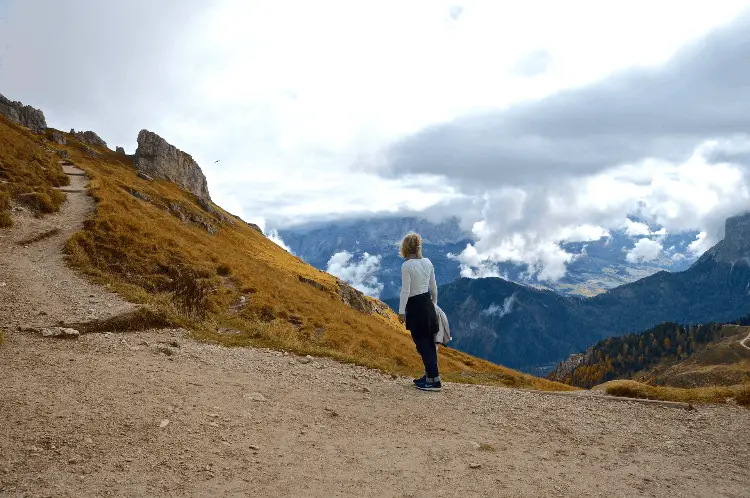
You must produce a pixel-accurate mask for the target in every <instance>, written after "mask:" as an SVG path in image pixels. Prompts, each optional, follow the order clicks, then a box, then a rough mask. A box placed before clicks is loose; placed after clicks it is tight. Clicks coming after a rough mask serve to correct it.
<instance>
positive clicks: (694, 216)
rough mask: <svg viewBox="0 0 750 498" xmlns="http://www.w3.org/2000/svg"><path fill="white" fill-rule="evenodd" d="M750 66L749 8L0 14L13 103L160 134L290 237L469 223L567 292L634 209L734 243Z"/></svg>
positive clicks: (215, 187) (285, 5)
mask: <svg viewBox="0 0 750 498" xmlns="http://www.w3.org/2000/svg"><path fill="white" fill-rule="evenodd" d="M749 58H750V6H749V5H748V3H747V2H741V1H722V0H717V1H713V2H693V3H688V2H676V1H666V0H665V1H661V2H646V1H628V2H624V1H623V2H620V1H612V2H597V1H570V2H556V1H552V0H550V1H528V2H494V1H490V0H487V1H465V2H442V1H440V0H423V1H410V2H403V1H402V2H395V1H393V2H390V1H380V2H364V1H352V0H349V1H344V0H342V1H335V2H334V1H320V2H304V1H301V0H300V1H294V2H292V1H284V0H277V1H274V2H249V1H241V0H215V1H209V0H206V1H203V0H180V1H176V0H175V1H167V0H165V1H160V2H146V1H144V0H133V1H130V2H108V1H95V0H70V1H67V2H52V1H45V0H0V93H3V94H4V95H6V96H7V97H9V98H11V99H14V100H21V101H23V102H24V103H27V104H31V105H33V106H35V107H39V108H41V109H43V110H44V112H45V114H46V116H47V120H48V124H49V125H50V126H54V127H58V128H62V129H68V128H71V127H74V128H76V129H93V130H95V131H96V132H97V133H99V134H100V135H101V136H102V137H103V138H104V139H105V140H106V141H107V142H108V144H109V145H110V146H111V147H113V148H114V146H115V145H123V146H125V148H126V150H128V151H129V152H132V151H133V150H134V148H135V139H136V136H137V133H138V131H139V130H140V129H141V128H148V129H150V130H152V131H155V132H157V133H159V134H160V135H162V136H163V137H164V138H166V139H167V140H168V141H169V142H171V143H173V144H174V145H176V146H177V147H179V148H180V149H182V150H185V151H187V152H189V153H190V154H192V155H193V156H194V157H195V158H196V160H197V161H198V162H199V164H200V165H201V166H202V168H203V170H204V172H205V173H206V176H207V178H208V181H209V188H210V190H211V194H212V196H213V198H214V200H215V201H216V202H217V203H218V204H220V205H221V206H223V207H225V208H226V209H228V210H230V211H232V212H235V213H237V214H240V215H241V216H243V218H245V219H247V220H249V221H255V222H258V223H259V224H261V225H263V226H266V227H269V228H270V227H283V226H287V225H289V224H292V223H298V222H304V221H309V220H317V219H335V218H339V217H353V216H363V217H367V216H370V215H373V214H376V215H379V216H382V215H384V214H388V213H391V214H397V213H398V214H413V213H415V212H420V211H424V212H425V213H427V215H428V216H430V217H432V218H434V219H438V218H440V217H441V216H446V215H458V216H460V217H461V218H462V223H463V225H464V227H465V228H467V229H471V230H473V232H474V238H475V239H476V240H475V243H474V244H472V245H471V246H469V247H467V249H466V250H465V251H464V252H463V253H462V254H461V255H460V256H459V258H460V259H461V261H462V263H464V264H465V265H466V267H467V268H470V269H472V268H473V269H474V270H475V271H476V273H477V274H485V275H489V274H492V273H493V268H494V262H497V261H504V260H513V261H518V262H524V263H528V264H530V265H531V266H532V268H533V269H534V271H535V272H537V274H538V276H539V277H540V278H543V279H544V278H546V279H555V278H559V277H560V276H561V275H562V274H564V272H565V266H566V264H568V263H569V262H570V261H572V260H573V259H574V258H575V257H576V254H575V253H570V252H567V251H566V250H564V249H562V248H561V247H560V245H559V242H560V241H568V242H573V241H587V240H597V239H599V238H601V237H603V236H606V235H607V234H608V233H609V231H611V230H615V229H618V228H626V227H630V225H628V223H632V222H628V221H626V217H627V216H628V215H631V216H634V217H637V218H638V219H640V220H644V221H648V222H650V223H652V224H654V225H658V226H660V227H662V228H663V230H664V231H666V232H668V233H672V232H676V231H681V230H688V229H695V230H698V231H700V232H702V234H701V235H700V236H699V238H698V239H696V241H695V243H694V244H693V245H692V246H691V247H692V250H693V251H694V252H695V253H696V254H697V253H700V252H702V251H703V250H705V249H706V248H707V247H709V246H710V245H712V244H713V243H714V242H716V241H717V240H718V239H719V238H720V237H721V236H722V227H723V220H724V219H725V218H726V217H727V216H729V215H731V214H734V213H736V212H738V211H741V210H744V209H747V208H748V207H750V202H749V201H750V189H749V188H748V186H749V185H750V181H749V179H748V169H749V168H748V166H749V165H750V137H748V133H749V131H748V130H750V126H749V125H750V123H749V122H748V121H750V99H749V98H748V97H750V66H748V65H747V64H746V61H747V60H750V59H749ZM215 161H219V162H215ZM425 210H426V211H425ZM630 229H632V227H630ZM633 230H634V229H633ZM637 231H638V230H636V232H637ZM664 235H665V233H660V232H653V231H651V230H648V229H646V230H643V229H641V230H640V232H638V233H635V232H634V236H635V237H640V239H639V243H638V244H636V248H635V249H634V251H635V252H634V253H633V255H632V259H644V258H654V257H658V255H659V253H660V251H661V250H662V249H661V242H660V241H661V238H662V237H664Z"/></svg>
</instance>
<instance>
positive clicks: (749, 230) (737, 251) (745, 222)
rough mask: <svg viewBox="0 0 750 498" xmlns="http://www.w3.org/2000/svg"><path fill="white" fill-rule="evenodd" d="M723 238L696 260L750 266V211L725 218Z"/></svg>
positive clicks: (698, 262)
mask: <svg viewBox="0 0 750 498" xmlns="http://www.w3.org/2000/svg"><path fill="white" fill-rule="evenodd" d="M725 227H726V228H725V230H724V240H722V241H720V242H719V243H718V244H716V245H715V246H713V247H712V248H711V249H709V250H708V251H706V253H705V254H704V255H703V256H701V258H700V259H699V260H698V261H697V262H696V264H700V263H702V262H704V261H707V260H709V259H710V260H713V261H716V262H718V263H730V264H735V263H740V264H745V265H747V266H750V211H745V212H744V213H742V214H738V215H736V216H732V217H731V218H727V221H726V225H725Z"/></svg>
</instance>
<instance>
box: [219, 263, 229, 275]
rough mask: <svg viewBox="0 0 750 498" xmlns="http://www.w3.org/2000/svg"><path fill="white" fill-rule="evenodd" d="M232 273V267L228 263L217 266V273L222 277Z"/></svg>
mask: <svg viewBox="0 0 750 498" xmlns="http://www.w3.org/2000/svg"><path fill="white" fill-rule="evenodd" d="M231 273H232V269H231V268H230V267H229V265H227V264H221V265H219V266H218V267H216V274H217V275H219V276H220V277H228V276H229V274H231Z"/></svg>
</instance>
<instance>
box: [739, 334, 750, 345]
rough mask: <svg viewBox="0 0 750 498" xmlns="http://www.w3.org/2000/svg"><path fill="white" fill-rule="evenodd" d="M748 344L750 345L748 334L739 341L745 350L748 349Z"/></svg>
mask: <svg viewBox="0 0 750 498" xmlns="http://www.w3.org/2000/svg"><path fill="white" fill-rule="evenodd" d="M748 343H750V333H748V334H747V337H745V338H744V339H742V340H741V341H740V346H742V347H743V348H746V349H750V344H748Z"/></svg>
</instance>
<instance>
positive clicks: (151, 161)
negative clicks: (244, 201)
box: [135, 130, 211, 200]
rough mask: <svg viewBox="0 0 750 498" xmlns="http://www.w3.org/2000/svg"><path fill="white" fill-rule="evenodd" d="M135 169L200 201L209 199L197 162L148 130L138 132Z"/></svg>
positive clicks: (206, 186)
mask: <svg viewBox="0 0 750 498" xmlns="http://www.w3.org/2000/svg"><path fill="white" fill-rule="evenodd" d="M135 167H136V169H137V170H138V172H139V173H144V174H146V175H148V176H150V177H154V178H162V179H164V180H168V181H170V182H172V183H175V184H176V185H179V186H180V187H182V188H184V189H185V190H187V191H189V192H192V193H193V194H195V195H196V196H197V197H198V198H200V199H205V200H210V199H211V197H210V195H209V193H208V183H207V182H206V177H205V176H204V175H203V171H201V168H200V166H198V163H196V162H195V161H194V160H193V158H192V157H191V156H190V154H188V153H186V152H182V151H181V150H179V149H178V148H177V147H175V146H174V145H171V144H169V143H168V142H167V141H166V140H164V139H163V138H161V137H160V136H159V135H157V134H156V133H153V132H151V131H148V130H141V132H140V133H138V149H137V150H136V151H135Z"/></svg>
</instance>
